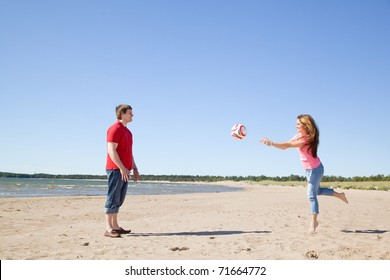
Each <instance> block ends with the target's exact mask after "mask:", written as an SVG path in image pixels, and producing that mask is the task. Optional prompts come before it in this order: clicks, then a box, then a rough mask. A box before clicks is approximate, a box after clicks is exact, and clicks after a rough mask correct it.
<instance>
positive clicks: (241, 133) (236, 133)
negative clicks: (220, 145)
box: [231, 124, 246, 140]
mask: <svg viewBox="0 0 390 280" xmlns="http://www.w3.org/2000/svg"><path fill="white" fill-rule="evenodd" d="M231 134H232V136H233V137H235V138H237V139H240V140H241V139H243V138H244V137H245V136H246V128H245V126H243V125H242V124H235V125H234V126H233V127H232V129H231Z"/></svg>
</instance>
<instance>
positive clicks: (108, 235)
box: [104, 230, 121, 238]
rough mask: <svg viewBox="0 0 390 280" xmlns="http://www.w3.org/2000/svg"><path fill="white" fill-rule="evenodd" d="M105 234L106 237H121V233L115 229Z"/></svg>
mask: <svg viewBox="0 0 390 280" xmlns="http://www.w3.org/2000/svg"><path fill="white" fill-rule="evenodd" d="M104 236H105V237H113V238H117V237H121V235H120V233H118V232H117V231H114V230H111V231H107V230H106V232H105V233H104Z"/></svg>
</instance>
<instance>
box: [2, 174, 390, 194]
mask: <svg viewBox="0 0 390 280" xmlns="http://www.w3.org/2000/svg"><path fill="white" fill-rule="evenodd" d="M0 178H49V179H50V178H51V179H84V180H87V179H88V180H91V179H95V180H106V179H107V177H106V176H105V175H82V174H71V175H53V174H45V173H35V174H23V173H10V172H0ZM141 178H142V181H168V182H221V181H235V182H241V181H245V182H248V183H251V184H256V185H283V186H305V185H306V177H305V176H299V175H290V176H282V177H279V176H276V177H269V176H264V175H261V176H209V175H207V176H199V175H142V177H141ZM322 185H323V186H328V187H334V188H342V189H361V190H383V191H388V190H390V175H389V176H384V175H375V176H369V177H361V176H354V177H348V178H346V177H341V176H324V177H323V179H322Z"/></svg>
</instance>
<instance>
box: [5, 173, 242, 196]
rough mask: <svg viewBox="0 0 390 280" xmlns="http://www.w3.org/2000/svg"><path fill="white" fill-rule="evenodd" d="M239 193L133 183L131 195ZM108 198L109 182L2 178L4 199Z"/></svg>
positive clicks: (228, 189) (204, 187)
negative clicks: (51, 197) (41, 197)
mask: <svg viewBox="0 0 390 280" xmlns="http://www.w3.org/2000/svg"><path fill="white" fill-rule="evenodd" d="M239 190H241V189H240V188H232V187H227V186H221V185H209V184H207V185H206V184H204V185H202V184H191V183H170V182H137V183H135V182H130V183H129V188H128V191H127V193H128V194H132V195H160V194H182V193H215V192H232V191H239ZM106 194H107V181H106V180H66V179H65V180H62V179H61V180H57V179H31V178H0V198H2V197H40V196H105V195H106Z"/></svg>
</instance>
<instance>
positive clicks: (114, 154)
mask: <svg viewBox="0 0 390 280" xmlns="http://www.w3.org/2000/svg"><path fill="white" fill-rule="evenodd" d="M116 116H117V121H116V123H114V124H113V125H111V126H110V127H109V128H108V130H107V162H106V171H107V177H108V192H107V200H106V204H105V209H106V226H107V229H106V232H105V233H104V236H107V237H121V234H127V233H130V232H131V231H130V230H125V229H123V228H121V227H120V226H119V224H118V212H119V208H120V207H121V206H122V204H123V202H124V201H125V197H126V192H127V186H128V182H129V180H130V178H131V177H130V171H131V170H133V180H134V181H138V179H139V173H138V169H137V165H136V164H135V161H134V157H133V149H132V148H133V135H132V134H131V132H130V130H129V129H128V128H127V127H126V126H127V124H128V123H130V122H132V121H133V109H132V108H131V106H130V105H126V104H121V105H119V106H117V107H116Z"/></svg>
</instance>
